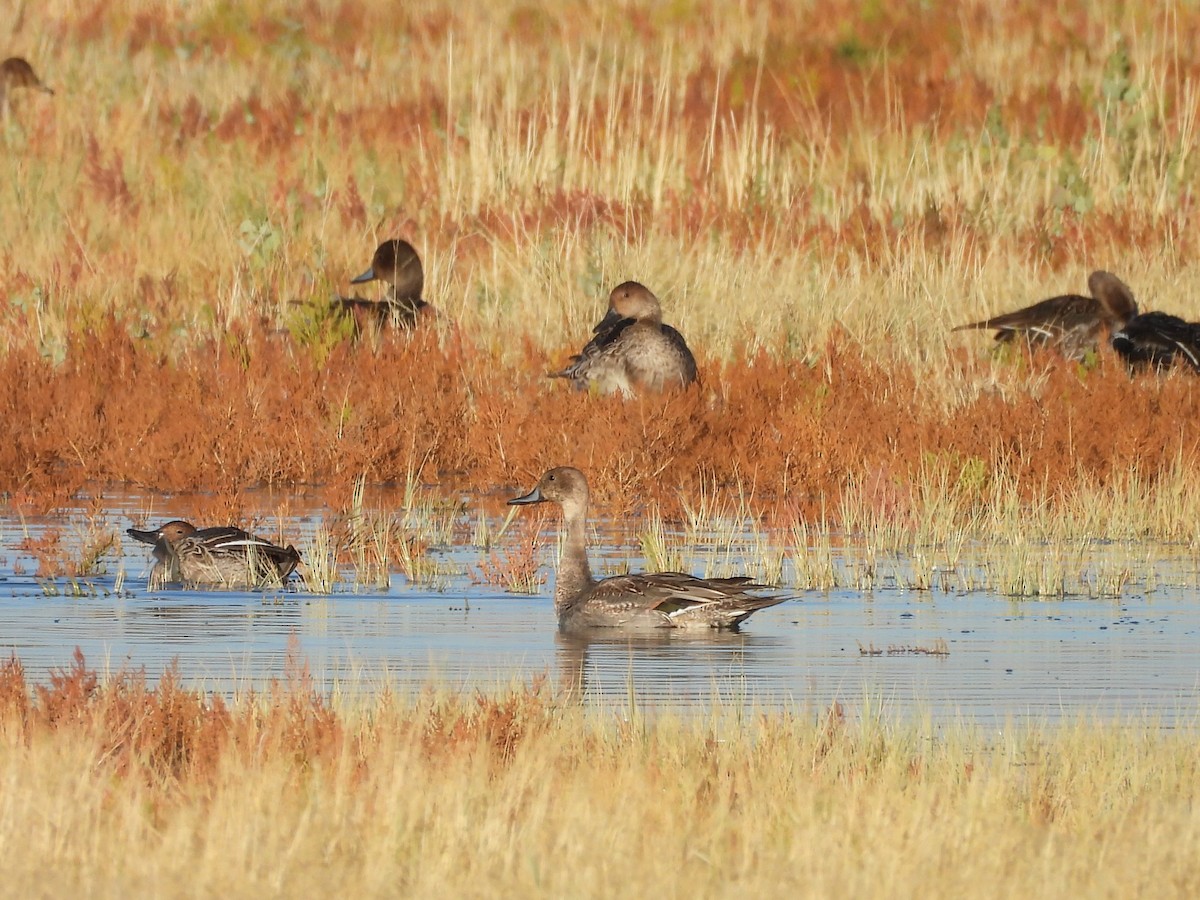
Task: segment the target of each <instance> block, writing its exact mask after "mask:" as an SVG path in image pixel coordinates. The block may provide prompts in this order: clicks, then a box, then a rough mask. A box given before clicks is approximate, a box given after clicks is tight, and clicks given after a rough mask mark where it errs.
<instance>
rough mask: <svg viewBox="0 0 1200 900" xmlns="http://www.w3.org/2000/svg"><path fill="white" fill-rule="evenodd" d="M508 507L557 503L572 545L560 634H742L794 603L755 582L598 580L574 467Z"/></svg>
mask: <svg viewBox="0 0 1200 900" xmlns="http://www.w3.org/2000/svg"><path fill="white" fill-rule="evenodd" d="M508 502H509V504H510V505H524V504H527V503H547V502H549V503H557V504H559V506H561V507H562V513H563V524H564V527H565V528H566V531H567V534H566V539H565V540H564V542H563V549H562V557H561V559H560V560H559V564H558V577H557V581H556V583H555V586H554V611H555V612H556V613H557V614H558V626H559V628H561V629H563V630H565V631H570V630H575V629H588V628H626V629H631V630H645V629H657V628H737V626H738V625H740V624H741V623H742V622H743V621H745V620H746V619H747V618H748V617H749V616H750V615H751V614H753V613H755V612H757V611H758V610H760V609H766V608H767V607H768V606H775V605H776V604H777V603H783V602H784V601H785V600H787V599H789V598H787V597H784V596H780V595H778V594H754V593H751V592H752V591H758V590H763V589H765V588H766V585H761V584H755V583H754V582H753V581H751V580H750V579H749V578H696V577H695V576H693V575H685V574H683V573H680V572H657V573H652V574H649V573H648V574H643V575H618V576H616V577H615V578H605V579H603V580H602V581H597V580H596V579H595V578H593V577H592V570H591V567H590V566H589V565H588V557H587V536H586V532H587V512H588V483H587V479H586V478H585V477H584V475H583V473H582V472H580V471H579V470H578V469H573V468H571V467H570V466H560V467H558V468H556V469H551V470H550V471H549V472H547V473H546V474H545V475H543V476H542V477H541V480H540V481H538V483H537V487H535V488H534V489H533V490H532V491H530V492H529V493H528V494H525V495H524V496H522V497H516V498H514V499H512V500H509V501H508Z"/></svg>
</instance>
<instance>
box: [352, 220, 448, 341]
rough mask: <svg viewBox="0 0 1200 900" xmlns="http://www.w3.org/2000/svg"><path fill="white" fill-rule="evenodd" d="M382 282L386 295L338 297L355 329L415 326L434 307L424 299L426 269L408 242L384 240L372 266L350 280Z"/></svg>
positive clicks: (432, 312) (358, 331) (377, 248)
mask: <svg viewBox="0 0 1200 900" xmlns="http://www.w3.org/2000/svg"><path fill="white" fill-rule="evenodd" d="M369 281H382V282H383V283H384V284H385V285H387V289H386V290H385V291H384V295H383V297H381V298H380V299H378V300H367V299H364V298H362V297H338V298H336V299H335V300H334V305H335V306H338V307H340V308H341V309H342V310H344V311H345V312H346V313H348V314H349V315H350V316H351V317H353V319H354V328H355V332H356V333H358V334H362V333H363V332H364V331H368V330H371V329H374V330H376V331H378V330H379V329H381V328H384V327H385V326H386V325H388V324H389V323H395V324H396V325H397V326H398V327H400V328H413V327H414V326H416V324H417V322H418V321H419V320H420V319H421V318H424V317H425V316H430V315H433V314H434V309H433V307H432V306H430V305H429V304H428V303H426V302H425V301H424V300H422V299H421V293H422V292H423V291H424V290H425V270H424V268H422V266H421V258H420V257H419V256H417V251H416V250H415V249H413V245H412V244H410V243H409V242H408V241H402V240H399V239H394V240H390V241H384V242H383V243H382V244H380V245H379V246H378V247H376V248H375V255H374V256H373V257H372V258H371V265H370V266H369V267H368V268H367V270H366V271H365V272H363V273H362V274H361V275H358V276H356V277H354V278H352V279H350V283H351V284H366V283H367V282H369Z"/></svg>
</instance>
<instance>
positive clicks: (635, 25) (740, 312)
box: [0, 0, 1200, 521]
mask: <svg viewBox="0 0 1200 900" xmlns="http://www.w3.org/2000/svg"><path fill="white" fill-rule="evenodd" d="M286 6H287V5H286V4H282V3H280V2H278V0H272V2H269V3H266V4H264V5H262V6H260V7H258V8H256V9H255V10H253V11H242V12H236V11H231V9H227V8H225V7H220V8H216V7H213V8H209V7H204V6H202V7H191V6H185V7H179V8H175V7H170V8H168V7H162V8H158V7H155V8H153V9H150V8H143V6H142V5H138V4H124V3H116V4H110V5H109V6H106V7H105V8H104V9H103V10H99V11H87V10H83V9H81V8H77V7H75V6H72V5H71V4H66V3H62V2H60V0H54V2H51V3H50V5H49V6H48V7H46V10H47V12H46V13H45V14H43V15H42V16H37V17H26V25H25V31H24V32H22V34H21V36H20V37H21V42H22V43H24V44H26V47H25V52H28V53H29V54H31V55H33V56H34V57H35V62H36V64H37V68H38V70H39V72H41V73H42V75H43V77H45V78H46V79H47V80H48V81H50V82H51V83H53V84H54V85H55V86H56V88H57V90H58V93H57V94H56V95H55V96H54V97H53V98H49V97H39V98H37V99H38V101H39V102H36V103H20V104H19V108H17V109H16V110H15V111H14V114H13V115H12V116H11V117H10V120H9V121H8V122H7V123H6V128H5V130H4V134H3V135H2V136H0V138H2V140H3V141H4V144H5V146H4V148H3V149H4V150H5V151H6V152H4V153H0V176H2V177H0V202H2V203H3V204H4V208H5V209H10V210H12V211H13V214H12V215H9V216H5V217H4V218H3V221H0V244H2V245H3V246H4V247H5V248H7V250H6V255H5V256H4V258H3V259H2V260H0V276H2V281H3V283H4V284H5V285H6V289H5V291H6V294H5V299H6V303H5V304H3V306H2V307H0V309H2V312H0V370H2V371H0V381H3V383H5V384H8V385H12V386H13V389H12V391H11V392H10V393H11V395H12V396H11V397H6V398H5V399H4V400H3V401H0V406H2V408H0V413H2V414H3V416H4V419H5V421H6V422H8V423H10V428H12V429H13V433H12V438H11V440H10V441H9V442H6V445H7V446H5V447H0V488H2V489H4V490H13V491H16V490H28V491H31V492H33V493H35V494H48V493H49V492H51V491H55V492H60V493H62V494H65V495H66V496H69V495H70V494H71V492H72V491H73V490H75V489H77V488H78V487H79V486H80V485H81V484H84V483H86V482H87V481H89V480H91V481H95V482H99V483H111V482H114V481H129V482H133V483H137V484H141V485H146V486H151V487H155V488H170V489H197V488H199V489H204V490H214V489H217V490H225V491H229V490H235V489H240V488H242V487H243V486H245V485H247V484H249V485H258V484H265V485H278V484H294V483H297V482H303V483H309V484H313V483H316V484H328V483H331V482H335V481H342V482H345V481H348V480H350V479H353V478H354V477H356V476H357V475H359V474H360V473H363V472H366V473H368V475H369V478H370V480H371V481H372V482H374V483H388V482H395V481H399V480H403V479H406V478H407V479H410V483H411V478H412V476H413V473H416V475H417V476H418V477H419V478H420V479H422V480H423V481H426V482H431V483H432V482H439V481H446V480H455V481H456V482H458V486H461V487H471V488H475V489H480V490H484V489H490V488H494V487H496V486H497V485H502V484H511V483H515V481H516V480H517V477H518V476H520V477H521V478H525V477H528V476H529V475H530V474H532V473H534V472H535V471H536V470H538V469H539V468H544V467H546V465H548V464H550V463H551V460H550V459H549V458H548V457H551V456H553V457H556V458H555V459H553V462H555V463H560V462H565V461H567V460H563V459H562V458H561V457H562V456H564V455H568V454H570V453H571V452H577V454H578V455H577V458H576V459H575V460H573V461H575V462H580V461H585V462H586V464H587V465H588V467H589V469H592V470H595V471H596V472H597V476H598V477H597V479H596V480H597V481H598V482H599V481H601V479H603V480H605V481H607V484H604V485H603V487H604V489H605V491H606V492H607V493H608V495H609V496H610V498H611V497H612V496H615V495H616V494H617V492H618V489H620V490H622V491H626V492H630V491H632V492H634V493H635V494H636V495H638V496H646V497H652V496H654V495H656V494H657V495H659V496H658V497H657V498H656V499H659V500H660V501H661V499H662V496H661V495H662V494H673V493H674V492H675V490H676V489H678V488H685V489H689V490H696V489H699V488H701V487H702V486H703V485H704V484H710V485H714V486H715V485H721V486H723V487H729V486H731V485H732V484H734V483H735V481H736V480H737V479H738V478H739V477H740V478H742V479H743V480H744V482H745V483H747V484H753V486H754V488H755V490H753V491H751V492H750V493H749V494H748V501H747V502H750V503H751V505H755V506H757V505H758V504H761V503H768V502H770V499H771V498H770V497H769V496H767V495H768V494H771V493H775V494H779V493H781V492H782V493H786V494H788V495H790V496H793V497H795V498H796V502H798V503H800V504H803V505H806V506H807V509H806V510H805V512H806V515H807V516H808V518H809V519H810V521H811V520H814V519H815V518H817V513H818V512H819V511H820V509H821V507H822V504H825V505H826V508H828V509H836V508H837V507H838V504H839V499H840V498H839V496H838V494H839V493H840V492H841V491H842V490H843V489H845V488H846V487H847V486H848V485H851V484H852V483H854V482H855V481H866V480H869V479H871V478H873V477H876V476H877V477H878V478H879V479H882V480H883V481H887V482H897V481H898V482H900V483H903V482H905V481H908V480H911V479H914V478H916V477H917V476H918V472H919V467H920V465H921V456H922V454H925V453H929V452H931V451H932V452H935V453H940V452H943V451H947V452H954V453H958V454H959V455H960V458H961V459H962V460H968V461H970V460H973V461H976V462H975V463H974V464H976V465H979V466H983V467H984V468H985V469H986V468H988V467H992V466H993V465H994V464H995V463H994V461H995V460H997V459H999V458H1001V457H1003V456H1004V455H1006V454H1015V455H1017V456H1020V457H1021V459H1020V460H1019V462H1020V465H1021V466H1022V467H1023V469H1024V471H1023V473H1022V476H1023V477H1022V480H1023V482H1024V483H1030V482H1031V481H1033V480H1036V479H1042V478H1044V479H1046V480H1047V482H1048V483H1050V484H1058V483H1060V482H1068V481H1074V480H1075V479H1076V478H1079V477H1084V478H1095V479H1097V480H1098V481H1106V480H1107V479H1108V478H1109V477H1110V475H1112V474H1113V473H1114V472H1116V473H1119V472H1120V471H1121V470H1122V469H1123V468H1125V467H1126V466H1128V465H1129V464H1130V463H1131V462H1132V461H1133V460H1134V459H1137V460H1138V461H1139V462H1140V463H1141V465H1142V467H1143V468H1142V474H1143V476H1144V477H1145V478H1146V479H1147V481H1146V487H1147V489H1152V482H1153V480H1154V479H1155V477H1156V475H1157V474H1158V472H1159V471H1160V469H1163V468H1165V467H1166V466H1167V464H1168V463H1167V460H1168V459H1169V457H1170V456H1171V455H1173V454H1175V453H1176V452H1179V451H1180V449H1182V451H1183V452H1184V453H1185V454H1189V455H1194V453H1193V452H1194V451H1195V450H1197V445H1196V438H1195V436H1194V435H1190V434H1189V435H1187V436H1185V438H1184V440H1183V442H1182V443H1183V446H1182V447H1180V438H1179V433H1178V432H1179V429H1178V427H1177V426H1178V422H1180V421H1194V420H1195V419H1196V406H1197V402H1198V401H1197V396H1196V392H1195V391H1194V390H1193V385H1192V384H1191V383H1190V381H1187V382H1186V383H1181V382H1184V379H1181V378H1179V377H1178V376H1172V377H1167V378H1162V379H1158V378H1153V377H1148V378H1139V379H1137V380H1136V382H1135V383H1132V384H1131V383H1130V382H1129V379H1128V378H1126V377H1125V375H1124V373H1123V372H1120V371H1119V369H1118V367H1117V366H1116V365H1115V363H1114V362H1113V361H1112V360H1111V359H1109V358H1108V355H1107V354H1101V355H1100V358H1099V359H1098V360H1095V361H1089V363H1088V364H1087V365H1084V366H1058V367H1055V366H1053V365H1051V366H1049V367H1047V365H1046V364H1045V362H1044V361H1043V360H1040V359H1037V358H1030V357H1029V356H1028V355H1027V354H1025V353H1023V352H1021V351H1017V352H1011V353H1006V354H999V355H996V356H992V355H990V354H989V352H988V351H987V350H986V349H985V347H987V345H988V343H989V339H988V338H987V337H986V336H985V335H978V334H961V335H959V334H955V335H950V334H949V333H948V327H949V326H950V325H952V324H954V323H956V322H961V321H970V320H975V319H978V318H981V317H983V316H985V315H988V314H991V313H995V312H998V311H1000V310H1003V309H1009V308H1012V307H1015V306H1018V305H1024V304H1025V303H1028V302H1030V301H1032V300H1035V299H1039V298H1041V297H1044V296H1048V295H1051V294H1059V293H1064V292H1067V291H1076V290H1082V286H1083V284H1084V283H1085V279H1086V276H1087V272H1088V271H1089V270H1090V269H1092V268H1099V267H1104V268H1110V269H1113V270H1114V271H1116V272H1118V273H1119V274H1121V275H1122V276H1123V277H1125V278H1126V279H1127V280H1128V281H1129V282H1130V283H1131V284H1132V285H1133V286H1134V290H1135V293H1136V294H1137V295H1138V298H1139V300H1141V301H1142V302H1143V305H1144V306H1146V307H1147V308H1161V309H1168V310H1170V311H1173V312H1177V313H1179V314H1182V315H1184V316H1188V317H1191V318H1197V317H1198V316H1200V312H1197V307H1196V301H1195V298H1194V295H1195V291H1194V290H1193V282H1194V281H1195V280H1196V267H1195V264H1194V263H1193V262H1192V261H1193V260H1195V259H1196V258H1200V253H1197V249H1198V248H1197V246H1196V241H1197V237H1196V235H1198V234H1200V228H1198V227H1197V224H1198V223H1197V222H1196V221H1195V218H1196V215H1197V211H1196V207H1195V204H1193V203H1192V202H1191V199H1190V198H1191V191H1192V188H1191V185H1192V183H1193V181H1194V178H1193V177H1192V176H1193V175H1194V170H1195V167H1196V165H1197V157H1196V155H1195V153H1194V152H1193V150H1192V148H1193V144H1194V139H1195V136H1196V121H1197V103H1198V102H1200V90H1198V89H1197V84H1200V63H1198V62H1197V61H1196V60H1194V59H1193V54H1191V53H1189V52H1188V48H1189V47H1191V46H1192V43H1193V42H1194V39H1195V37H1196V36H1197V35H1198V34H1200V13H1198V12H1197V11H1196V10H1194V9H1192V8H1190V7H1186V6H1180V5H1178V4H1176V5H1173V6H1170V7H1162V8H1159V7H1149V6H1139V5H1129V4H1117V3H1109V2H1103V0H1089V2H1088V3H1085V4H1083V5H1082V6H1080V7H1078V8H1077V9H1076V8H1073V9H1072V11H1070V12H1069V13H1068V12H1064V11H1063V10H1062V9H1060V8H1059V7H1055V6H1047V5H1045V4H1038V3H1033V2H1029V0H1022V2H1019V3H1017V4H1016V5H1015V6H1012V7H1011V8H1009V9H1008V10H1007V11H1006V14H1005V15H1004V16H1000V17H997V16H995V15H994V14H993V13H994V10H992V8H991V7H990V6H989V5H987V4H984V3H981V2H978V0H972V2H969V3H967V4H966V5H965V6H962V7H956V8H954V9H951V8H950V7H946V6H940V5H937V4H924V5H922V4H908V5H901V6H898V7H895V8H890V7H889V8H887V9H883V10H874V9H872V10H870V11H869V12H868V13H864V12H863V10H862V8H861V4H859V3H854V2H850V0H834V2H833V3H831V4H825V5H823V6H822V7H821V8H820V9H817V8H816V7H815V6H813V5H811V4H799V5H792V6H788V5H780V4H776V5H773V6H770V5H769V6H764V7H762V8H759V9H756V10H755V11H754V12H753V13H748V12H747V11H746V10H745V9H743V8H741V7H738V6H736V5H730V4H728V3H727V2H722V0H705V2H700V3H692V4H684V5H683V6H682V7H679V8H677V9H675V10H674V11H672V12H664V11H663V10H662V9H660V8H659V5H658V4H652V3H644V2H640V0H639V2H633V3H631V4H629V6H628V9H627V10H626V12H625V13H623V14H622V15H621V16H618V17H615V18H614V17H612V16H610V15H607V14H606V13H604V12H603V11H600V10H591V9H588V8H584V7H581V6H579V5H577V4H566V5H563V4H554V3H546V2H537V0H535V2H534V3H532V4H527V3H522V4H516V3H511V2H504V3H500V4H498V5H492V6H489V7H486V8H484V7H470V8H467V7H462V6H460V5H456V4H447V3H442V2H434V3H432V4H427V5H425V6H423V7H421V8H420V9H419V10H413V11H406V12H405V13H404V14H403V15H400V16H397V14H396V12H395V10H394V8H392V7H391V6H390V5H388V4H384V3H380V2H378V0H346V2H342V3H338V4H334V5H330V4H327V3H315V4H310V5H309V6H307V7H305V9H303V10H294V9H291V8H286V9H285V7H286ZM285 22H286V23H288V24H286V25H284V24H281V23H285ZM714 22H716V23H720V26H719V27H713V23H714ZM1034 35H1036V36H1037V37H1036V39H1035V38H1034V37H1032V36H1034ZM200 48H203V52H201V49H200ZM1014 48H1019V50H1020V52H1019V53H1018V52H1016V50H1015V49H1014ZM529 59H537V60H538V63H539V64H538V65H537V66H535V67H530V66H528V65H527V64H526V61H527V60H529ZM62 210H71V215H70V216H63V215H61V211H62ZM393 235H398V236H404V237H406V238H409V239H411V240H412V241H413V242H414V243H415V245H416V246H417V248H418V250H419V251H420V252H421V254H422V257H423V259H424V262H425V266H426V274H427V278H426V285H427V287H426V294H427V296H428V297H429V298H430V299H431V300H432V301H433V302H434V303H435V304H436V305H437V306H438V308H439V310H440V311H441V312H442V314H443V315H442V317H441V318H440V319H439V320H438V321H437V323H436V324H435V326H434V327H433V328H430V329H425V330H424V332H423V333H422V334H420V335H397V334H392V333H388V334H379V335H372V336H371V339H370V340H364V341H360V342H358V343H354V342H353V341H352V340H351V337H350V335H349V334H348V333H346V331H345V327H344V325H345V323H344V322H343V323H340V324H339V322H338V320H336V318H330V316H329V310H328V304H327V301H328V298H329V296H330V295H331V294H332V293H334V292H335V291H344V290H348V287H347V279H348V278H349V277H350V276H351V275H352V274H354V273H356V272H358V271H360V270H361V269H362V268H363V266H364V264H365V262H366V260H367V257H368V256H369V253H370V251H371V249H372V248H373V247H374V245H375V244H376V243H377V242H378V240H379V239H381V238H383V237H391V236H393ZM196 248H203V252H202V253H201V252H197V250H196ZM626 278H637V279H640V280H641V281H643V282H645V283H646V284H648V285H649V286H651V287H652V288H653V289H654V290H655V291H656V292H658V293H659V294H660V295H661V297H662V298H663V301H664V308H665V310H666V312H667V319H668V321H670V322H672V323H674V324H676V325H678V326H679V327H680V328H681V329H682V330H683V332H684V333H685V334H687V335H688V338H689V341H691V343H692V345H693V346H694V348H695V349H696V351H697V353H698V355H699V357H700V362H701V368H702V371H703V373H704V379H703V386H702V387H701V388H698V389H696V390H695V391H693V392H692V393H690V394H688V395H685V396H683V397H676V398H671V399H670V400H669V401H667V402H665V403H664V404H663V406H665V407H666V409H665V410H660V409H658V408H655V406H654V405H653V404H645V403H642V404H618V403H605V402H603V401H602V400H601V399H599V398H587V397H580V396H572V395H570V393H569V392H567V391H562V390H558V389H559V388H561V387H562V385H549V384H547V383H546V382H545V380H544V379H542V378H541V377H540V374H541V373H542V372H545V371H546V370H547V368H548V367H549V366H550V365H551V364H553V363H556V362H561V360H562V359H563V358H564V356H565V355H566V354H567V353H568V352H570V351H571V350H572V349H578V347H579V346H580V343H581V341H582V340H585V339H586V337H587V335H588V329H589V328H590V325H591V323H593V322H594V321H595V320H596V318H597V316H598V314H599V312H600V310H601V309H602V307H603V304H604V298H605V296H606V293H607V291H608V290H609V289H610V288H611V287H612V286H613V285H614V284H615V283H617V282H619V281H622V280H625V279H626ZM217 385H220V386H221V388H220V389H217V388H216V386H217ZM229 385H237V386H238V387H237V389H235V390H232V391H231V390H229V389H228V386H229ZM264 420H269V421H272V422H276V423H278V424H277V425H276V426H275V427H272V428H270V429H264V428H263V427H262V422H263V421H264ZM46 421H52V422H54V427H53V428H50V429H45V428H42V427H41V426H40V424H39V423H43V422H46ZM197 421H199V422H204V423H207V424H209V425H210V426H211V427H210V428H208V429H207V432H208V433H206V435H205V440H203V441H196V440H193V439H192V437H193V435H194V432H195V422H197ZM588 423H590V424H592V425H594V427H592V428H590V429H589V428H586V427H585V426H586V424H588ZM1014 464H1015V463H1014Z"/></svg>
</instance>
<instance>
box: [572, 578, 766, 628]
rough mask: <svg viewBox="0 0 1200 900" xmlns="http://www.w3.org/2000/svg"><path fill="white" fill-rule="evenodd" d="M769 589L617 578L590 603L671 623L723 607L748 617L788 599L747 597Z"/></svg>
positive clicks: (745, 583) (748, 583) (722, 581)
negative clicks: (649, 614)
mask: <svg viewBox="0 0 1200 900" xmlns="http://www.w3.org/2000/svg"><path fill="white" fill-rule="evenodd" d="M767 587H768V586H767V585H764V584H757V583H756V582H754V581H752V580H750V579H749V578H744V577H742V578H697V577H696V576H694V575H687V574H684V573H682V572H655V573H648V574H641V575H618V576H616V577H615V578H606V579H604V580H603V581H601V582H599V583H597V584H596V586H595V587H594V588H593V589H592V590H591V592H590V593H589V594H588V598H587V602H588V603H589V604H596V605H598V606H602V607H604V608H606V609H608V610H612V611H617V610H628V611H629V612H631V613H633V612H655V613H658V614H659V615H662V616H663V617H664V618H665V619H667V620H668V621H671V620H675V619H679V618H681V617H687V616H688V614H689V613H696V612H699V611H704V612H710V613H715V612H716V610H717V609H718V608H721V607H728V608H730V609H734V608H737V609H745V610H747V612H746V615H748V614H749V613H750V612H753V611H754V610H756V609H762V608H763V607H764V606H773V605H774V604H776V603H782V602H783V601H784V600H786V599H787V597H781V596H778V595H775V594H770V595H755V594H750V593H747V592H748V591H756V590H766V589H767Z"/></svg>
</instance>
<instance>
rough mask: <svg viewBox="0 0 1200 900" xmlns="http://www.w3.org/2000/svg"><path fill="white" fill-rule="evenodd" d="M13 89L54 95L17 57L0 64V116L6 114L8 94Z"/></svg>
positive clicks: (27, 65)
mask: <svg viewBox="0 0 1200 900" xmlns="http://www.w3.org/2000/svg"><path fill="white" fill-rule="evenodd" d="M15 88H30V89H32V90H35V91H41V92H42V93H43V94H53V93H54V91H53V90H52V89H51V88H49V87H47V86H46V85H45V84H43V83H42V80H41V79H40V78H38V77H37V73H36V72H34V71H33V66H31V65H30V64H29V63H28V61H26V60H24V59H22V58H21V57H19V56H10V57H9V58H8V59H6V60H5V61H4V62H2V63H0V115H7V114H8V103H9V100H8V93H9V91H11V90H13V89H15Z"/></svg>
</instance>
